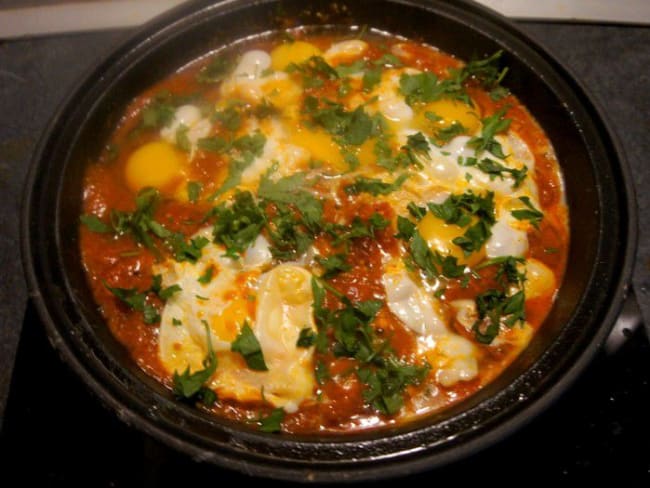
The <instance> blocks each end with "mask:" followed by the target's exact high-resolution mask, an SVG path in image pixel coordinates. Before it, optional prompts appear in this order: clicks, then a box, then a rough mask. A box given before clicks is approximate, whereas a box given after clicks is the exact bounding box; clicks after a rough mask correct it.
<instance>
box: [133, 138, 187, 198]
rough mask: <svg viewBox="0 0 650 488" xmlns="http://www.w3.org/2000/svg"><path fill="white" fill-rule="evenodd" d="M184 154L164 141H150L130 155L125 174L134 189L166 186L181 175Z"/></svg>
mask: <svg viewBox="0 0 650 488" xmlns="http://www.w3.org/2000/svg"><path fill="white" fill-rule="evenodd" d="M183 160H184V156H183V155H182V154H181V153H180V152H179V151H178V150H177V149H176V148H175V147H174V146H172V145H171V144H169V143H168V142H164V141H158V142H150V143H148V144H145V145H144V146H142V147H140V148H138V149H137V150H136V151H135V152H134V153H133V154H131V156H130V157H129V159H128V161H127V163H126V168H125V176H126V182H127V184H128V185H129V188H131V189H132V190H134V191H137V190H140V189H141V188H144V187H147V186H153V187H156V188H164V187H166V186H168V185H170V184H171V183H174V181H176V180H178V179H179V178H180V177H181V168H182V165H183Z"/></svg>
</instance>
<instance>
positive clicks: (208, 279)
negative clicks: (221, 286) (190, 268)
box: [197, 265, 214, 285]
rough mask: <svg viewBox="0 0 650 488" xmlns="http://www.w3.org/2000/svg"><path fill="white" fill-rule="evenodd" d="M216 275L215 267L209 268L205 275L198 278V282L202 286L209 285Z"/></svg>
mask: <svg viewBox="0 0 650 488" xmlns="http://www.w3.org/2000/svg"><path fill="white" fill-rule="evenodd" d="M213 274H214V266H212V265H211V266H208V267H207V268H206V269H205V271H204V272H203V274H202V275H201V276H199V277H198V279H197V281H198V282H199V283H201V284H202V285H207V284H208V283H210V282H211V281H212V275H213Z"/></svg>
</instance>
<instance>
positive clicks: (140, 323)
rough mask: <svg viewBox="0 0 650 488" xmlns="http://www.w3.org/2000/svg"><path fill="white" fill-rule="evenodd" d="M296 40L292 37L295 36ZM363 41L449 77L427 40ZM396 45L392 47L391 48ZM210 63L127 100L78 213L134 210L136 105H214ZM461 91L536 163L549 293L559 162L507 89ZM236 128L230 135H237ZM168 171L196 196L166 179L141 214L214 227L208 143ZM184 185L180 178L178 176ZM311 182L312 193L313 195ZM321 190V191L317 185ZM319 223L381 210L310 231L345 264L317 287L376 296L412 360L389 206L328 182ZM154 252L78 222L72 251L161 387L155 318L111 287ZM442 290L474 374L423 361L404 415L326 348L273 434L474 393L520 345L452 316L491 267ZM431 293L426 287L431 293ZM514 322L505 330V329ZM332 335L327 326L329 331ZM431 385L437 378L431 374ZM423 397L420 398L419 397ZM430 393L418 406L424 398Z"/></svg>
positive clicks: (217, 178)
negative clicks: (359, 230) (505, 126)
mask: <svg viewBox="0 0 650 488" xmlns="http://www.w3.org/2000/svg"><path fill="white" fill-rule="evenodd" d="M296 37H297V38H298V39H299V40H303V39H302V38H301V34H300V33H298V34H297V35H296ZM304 40H305V41H309V42H310V43H312V44H313V45H314V46H316V47H317V48H319V49H320V50H322V51H325V50H326V49H327V47H328V46H330V45H331V44H332V42H333V41H335V40H336V38H334V37H332V36H327V35H322V36H306V37H304ZM276 44H277V43H275V42H274V41H264V42H258V43H256V44H254V45H252V46H249V47H250V48H257V49H266V50H269V51H270V50H271V49H272V48H273V47H274V46H275V45H276ZM368 44H369V48H368V50H367V51H366V52H365V54H364V57H363V60H364V61H365V62H367V63H372V62H373V61H376V60H380V59H382V56H385V55H386V53H387V52H399V53H402V54H403V55H404V57H402V58H400V59H401V61H402V62H403V64H404V65H405V66H408V67H410V68H414V69H417V70H421V71H430V72H432V73H434V74H436V75H437V76H439V77H442V78H445V77H447V76H449V70H450V69H459V68H460V67H462V66H463V63H462V62H461V61H460V60H458V59H456V58H454V57H453V56H450V55H447V54H445V53H442V52H440V51H437V50H435V49H433V48H431V47H430V46H426V45H422V44H417V43H412V42H405V41H402V40H398V39H392V38H385V39H381V40H375V41H372V40H369V41H368ZM398 44H399V46H400V47H399V49H393V50H392V51H391V48H393V47H394V46H396V45H398ZM208 62H209V60H202V61H198V62H196V63H193V64H191V65H190V66H188V67H186V68H184V69H183V70H180V71H179V72H177V73H175V74H173V75H171V76H170V77H169V78H167V79H165V80H162V81H161V82H160V83H158V84H156V85H155V86H152V87H151V88H150V89H148V90H147V91H146V92H144V93H142V94H141V95H140V96H138V97H137V98H136V99H134V100H133V101H132V102H131V103H130V104H129V105H128V106H127V107H126V108H125V109H124V114H123V117H122V118H121V120H120V123H119V125H118V126H117V127H116V128H115V131H114V133H113V134H112V136H111V138H110V140H109V141H108V144H107V146H106V151H105V152H104V153H103V154H102V156H101V157H100V158H99V160H98V161H96V162H93V163H92V164H90V165H89V166H88V169H87V172H86V176H85V182H84V193H83V213H84V214H86V215H94V216H96V217H97V218H99V219H100V220H101V221H103V222H105V223H107V222H109V221H110V220H111V218H112V217H111V215H112V213H114V212H115V211H120V212H127V213H133V212H134V211H136V203H135V202H136V200H135V198H136V191H135V190H134V189H133V188H131V187H129V185H128V184H127V182H126V181H125V176H124V174H125V168H126V166H127V164H128V163H129V158H130V157H131V155H132V154H133V152H134V151H135V150H136V149H137V148H139V147H142V146H143V145H145V144H147V143H148V142H151V141H154V140H157V139H159V135H158V133H157V131H152V130H149V129H146V128H144V129H143V126H142V113H143V110H144V109H146V108H147V107H148V106H150V105H151V104H152V103H153V101H154V100H156V99H157V98H164V97H166V96H169V94H171V95H172V96H177V97H187V98H188V99H192V97H194V99H197V97H198V99H200V100H201V103H202V104H206V105H214V104H215V103H217V102H219V101H220V97H221V95H220V91H219V86H220V85H219V84H216V85H215V84H210V85H206V84H203V83H199V82H198V81H197V74H198V73H199V72H200V71H201V70H202V69H204V68H205V66H207V64H208ZM315 85H317V86H311V87H307V88H305V89H304V92H303V95H302V100H304V99H305V97H307V96H313V97H316V98H318V99H319V100H322V99H329V100H338V99H340V97H339V87H340V83H339V80H337V79H324V80H323V82H322V83H320V84H315ZM467 93H468V95H469V96H470V97H471V100H472V101H473V103H474V104H475V105H476V106H477V107H478V109H479V110H480V113H481V114H482V117H487V116H489V115H491V114H494V113H496V112H498V111H499V110H501V109H502V108H506V112H505V115H504V117H506V118H508V119H510V120H511V124H510V130H512V131H515V132H516V134H517V135H518V136H519V137H520V138H521V139H522V140H523V141H524V142H525V143H526V145H527V146H528V148H529V149H530V151H531V153H532V155H533V156H534V160H535V170H534V173H533V174H530V175H529V177H531V178H533V179H534V182H535V184H536V186H537V189H538V193H539V205H540V208H539V210H540V211H542V212H543V214H544V218H543V219H542V220H541V221H540V222H539V226H538V227H537V228H535V227H529V229H528V231H527V238H528V252H527V255H526V257H527V258H534V259H535V260H538V261H540V262H541V263H543V264H544V265H545V266H547V267H548V269H550V270H551V272H552V273H553V275H554V277H555V282H556V289H557V287H559V283H561V280H562V276H563V273H564V269H565V266H566V260H567V250H568V245H569V235H568V213H567V209H566V206H565V202H564V199H563V194H562V183H561V176H560V173H559V166H558V162H557V161H556V160H555V156H554V154H553V151H552V147H551V145H550V142H549V141H548V138H547V137H546V135H545V134H544V131H543V129H542V128H541V127H540V126H539V125H538V124H537V122H536V121H535V119H534V118H533V117H532V115H531V114H530V113H529V112H528V111H527V109H526V108H525V107H524V106H523V105H522V104H521V103H520V102H519V101H518V100H517V98H516V97H515V96H513V95H508V96H506V97H505V98H502V99H500V100H498V101H495V100H493V99H492V98H491V97H490V96H489V94H488V91H486V90H485V89H483V88H481V87H480V86H478V84H476V83H473V82H471V81H470V82H469V84H468V86H467ZM228 134H229V132H228V130H227V129H226V128H225V126H224V124H223V123H220V122H218V121H216V120H214V122H213V124H212V126H211V128H210V131H209V134H208V136H207V137H214V136H221V137H227V136H228ZM238 135H240V133H238ZM184 171H185V172H184V173H183V174H182V175H181V176H179V177H182V178H183V179H184V180H187V181H192V182H196V183H198V184H200V185H201V195H202V198H201V199H199V200H198V201H197V202H188V201H187V198H177V197H176V196H175V195H177V193H178V192H177V191H176V190H174V188H175V187H177V186H178V181H176V180H172V181H170V182H169V183H168V184H167V185H166V186H162V187H161V188H159V190H160V193H161V195H162V198H161V199H160V202H159V204H158V205H157V206H156V208H155V210H154V212H153V214H152V216H151V217H152V218H153V219H154V220H155V221H156V222H158V223H160V224H162V225H163V226H164V227H165V229H167V231H169V232H170V233H179V234H182V235H183V236H185V237H186V238H188V237H190V236H193V235H194V234H195V233H196V232H197V231H199V230H200V229H201V228H203V227H205V226H206V225H210V224H212V223H214V219H212V220H211V218H210V217H209V215H210V214H209V212H210V210H211V209H212V208H213V207H214V206H215V205H216V203H215V202H212V201H210V200H209V199H206V198H205V196H206V195H211V194H213V193H214V192H215V191H217V190H219V188H220V187H221V185H222V184H223V182H224V181H225V179H226V178H227V175H228V171H229V160H228V158H227V157H226V156H224V154H218V153H215V152H211V151H207V150H200V149H199V150H196V153H195V154H193V156H192V158H191V160H190V161H189V162H188V164H187V166H186V167H185V169H184ZM184 180H183V181H184ZM320 185H321V183H320V182H317V183H315V186H314V188H316V189H317V190H318V191H319V192H321V189H320ZM322 191H323V192H325V193H326V192H327V186H326V185H325V186H323V189H322ZM322 205H323V214H322V215H323V220H324V221H325V222H328V223H332V224H333V223H336V224H338V225H350V223H351V222H353V221H354V220H355V219H360V220H361V221H363V222H365V221H368V220H369V219H371V218H372V217H373V216H374V215H379V216H381V218H382V219H384V220H385V221H386V222H388V223H389V225H388V226H387V227H384V228H378V229H376V230H375V231H374V233H373V235H372V236H370V237H361V238H357V239H353V240H351V241H349V242H346V243H344V244H335V243H334V242H333V239H332V237H331V236H330V235H328V234H327V233H321V234H320V235H318V236H316V237H315V238H314V242H313V247H314V249H316V250H317V252H318V253H320V254H321V255H323V256H327V255H332V254H337V253H345V255H346V263H347V264H348V269H346V270H344V271H342V272H340V273H338V274H336V275H335V276H334V277H332V278H331V279H330V280H329V281H328V282H329V285H330V286H331V287H332V288H334V289H335V290H338V291H339V292H340V293H342V295H343V296H344V297H345V298H346V299H347V300H349V301H351V302H352V303H357V302H363V301H371V300H379V301H382V306H381V308H380V309H379V311H378V312H377V314H376V316H375V317H374V320H373V322H372V328H373V330H374V333H375V335H376V338H377V339H378V340H382V341H386V344H387V347H389V348H390V350H391V351H392V353H393V354H394V357H395V358H398V359H399V360H403V361H410V362H411V363H413V364H415V365H422V364H423V359H422V357H421V356H422V355H421V352H420V351H419V349H418V348H419V347H421V346H420V345H419V344H420V343H419V342H418V341H419V340H418V338H417V337H416V336H415V334H414V333H413V332H412V331H411V330H410V329H409V328H408V327H407V326H405V324H404V323H403V322H402V320H400V318H399V317H398V316H397V315H396V314H395V313H393V312H392V311H391V309H390V307H389V306H388V304H387V303H386V300H387V294H386V290H385V288H384V285H383V283H382V275H383V272H384V271H383V269H384V268H383V267H384V263H385V261H386V259H387V256H396V255H399V254H400V253H404V252H405V249H406V247H405V244H404V243H403V242H402V241H401V240H400V239H399V238H397V237H396V228H395V221H396V218H397V215H396V211H395V209H394V208H393V207H392V206H391V205H390V204H388V203H387V202H386V201H379V200H378V201H372V199H369V198H366V196H365V195H364V196H363V197H359V196H356V195H348V194H347V193H346V192H345V191H343V190H342V187H339V188H338V192H337V198H334V199H333V198H330V199H324V200H323V202H322ZM276 215H277V208H275V207H274V206H273V205H271V206H269V208H268V218H269V219H272V218H274V216H276ZM153 242H154V243H155V246H154V247H153V248H150V247H147V246H146V245H143V244H142V243H139V242H137V241H136V240H134V238H133V235H131V234H128V233H126V234H123V235H115V234H114V233H110V232H109V233H102V232H93V231H91V230H90V229H89V228H87V227H86V226H84V225H81V227H80V246H81V251H82V260H83V264H84V267H85V270H86V273H87V276H88V282H89V284H90V287H91V289H92V292H93V295H94V297H95V300H96V302H97V304H98V306H99V308H100V309H101V311H102V313H103V315H104V317H105V318H106V321H107V325H108V327H109V328H110V330H111V332H112V333H113V334H114V335H115V337H116V338H117V339H118V340H119V342H120V343H122V344H123V345H124V346H125V347H126V348H127V349H128V351H129V352H130V354H131V356H132V357H133V360H134V361H135V362H136V363H137V364H138V365H139V366H140V367H141V368H142V369H143V370H144V371H146V372H147V373H148V374H150V375H152V376H153V377H155V378H156V379H158V380H159V381H161V382H162V383H163V384H165V385H166V386H167V387H169V388H172V386H173V383H174V379H173V375H172V374H171V373H170V371H169V370H168V369H167V368H166V367H165V366H164V364H162V362H161V359H160V356H159V324H157V323H150V324H148V323H145V321H144V320H143V314H142V313H141V312H140V311H137V310H133V309H132V308H130V307H129V306H128V305H127V304H125V303H124V302H123V301H121V300H120V299H119V298H118V297H116V295H115V293H114V292H113V291H111V289H112V288H113V289H115V288H120V289H125V290H137V291H141V292H145V291H146V290H150V289H152V288H151V287H152V279H153V278H152V275H153V273H152V269H153V267H154V265H155V264H156V263H160V262H162V261H164V260H165V259H171V258H172V257H173V251H172V249H171V248H170V247H169V246H166V245H164V243H163V239H161V238H159V237H156V236H154V237H153ZM443 282H444V283H443V284H444V290H441V291H444V293H443V294H439V295H438V298H439V299H440V302H441V303H442V305H441V306H442V312H441V314H442V315H443V317H444V318H446V319H447V320H449V327H450V329H451V330H452V331H453V332H454V333H455V334H457V335H459V336H461V337H464V338H465V339H467V340H468V341H473V342H474V344H475V347H476V349H477V351H478V353H477V354H478V368H479V374H478V375H477V376H476V377H474V378H472V379H469V380H467V381H458V382H456V383H455V384H454V385H452V386H444V385H442V384H437V385H435V386H434V383H435V382H434V381H433V378H434V377H435V374H436V366H435V365H432V369H431V371H430V372H429V373H428V376H427V377H426V378H427V379H424V380H423V381H422V383H421V384H422V385H424V386H417V385H415V384H411V385H408V386H407V387H406V389H405V392H406V393H405V407H404V408H405V411H407V412H408V415H403V416H402V417H400V416H399V415H392V414H386V413H385V412H378V411H377V410H376V409H373V407H372V405H370V404H369V403H368V401H367V399H366V395H367V386H366V385H365V384H364V382H363V381H362V380H361V379H360V376H359V375H358V374H357V373H356V372H355V371H356V369H355V368H357V367H358V366H359V363H358V361H357V360H356V359H354V358H350V357H338V356H336V355H335V354H333V353H332V352H331V351H327V352H318V351H317V352H315V353H314V357H313V363H314V365H315V368H318V365H322V366H323V370H324V371H327V375H326V379H323V380H319V381H318V382H317V385H316V391H315V396H314V397H313V398H312V399H309V400H306V401H305V402H304V403H303V404H302V405H301V406H300V408H299V409H298V410H297V411H295V412H290V413H287V414H286V415H285V417H284V420H283V422H282V430H283V431H285V432H295V433H314V432H320V433H328V432H329V433H335V432H348V431H353V430H358V429H366V428H376V427H381V426H385V425H392V424H394V423H396V422H402V421H406V420H408V419H409V418H412V417H413V416H415V415H417V414H419V413H420V412H425V413H427V412H432V411H438V410H440V409H442V408H444V407H446V406H448V405H450V404H452V403H456V402H458V401H461V400H462V399H464V398H466V397H467V396H469V395H471V394H473V393H474V392H476V391H477V390H478V389H479V388H481V387H482V386H484V385H485V384H487V383H488V382H489V381H491V380H492V379H493V378H494V377H495V376H497V375H498V374H499V373H500V372H502V371H503V369H504V368H505V367H506V366H507V365H508V364H509V362H510V361H512V360H513V359H514V357H515V356H516V354H518V353H519V351H520V348H518V347H516V346H515V345H513V344H510V343H509V342H507V341H506V342H504V343H502V344H498V345H496V346H491V347H488V346H485V345H481V344H479V343H476V341H475V335H474V331H473V330H472V329H471V328H468V327H466V326H463V325H461V324H460V322H459V320H454V316H455V312H454V309H453V307H452V305H451V304H452V302H455V301H458V300H474V299H475V297H476V296H477V295H479V294H481V293H485V292H486V291H488V290H490V289H494V288H498V287H499V286H500V282H499V279H498V277H497V271H496V269H495V267H494V266H488V267H485V268H483V269H478V270H476V271H474V272H473V273H472V275H471V276H469V279H466V280H461V279H444V280H443ZM431 293H433V291H432V292H431ZM554 295H555V293H548V294H546V295H543V296H540V297H535V298H530V299H527V300H526V303H525V319H526V323H527V324H529V326H530V327H531V328H532V329H533V330H536V329H537V328H539V327H540V326H542V324H543V321H544V318H545V317H546V315H547V314H548V311H549V309H550V307H552V303H553V299H554ZM145 303H146V304H147V305H148V306H150V307H153V308H154V309H156V310H161V309H162V308H163V307H164V300H162V299H161V298H159V297H158V296H157V295H156V294H155V293H153V292H149V293H147V295H146V298H145ZM324 305H325V307H326V308H327V309H331V310H339V309H341V308H342V307H344V306H345V305H344V301H343V299H342V298H341V297H339V296H335V295H334V294H333V293H332V292H331V291H328V292H327V293H326V299H325V303H324ZM249 309H250V314H251V315H254V313H255V301H254V300H252V301H251V303H250V304H249ZM516 327H518V326H515V328H516ZM329 334H330V335H329V337H330V339H331V338H332V333H331V331H330V332H329ZM436 381H437V380H436ZM427 392H428V393H427ZM429 396H430V397H431V398H429V400H426V402H428V403H427V404H426V405H425V406H424V407H423V406H422V402H423V398H428V397H429ZM210 409H211V411H213V412H214V413H215V414H218V415H221V416H224V417H227V418H231V419H234V420H239V421H246V422H249V423H250V422H253V423H254V422H255V421H257V419H259V418H260V416H261V415H266V414H269V413H270V412H272V410H273V409H272V408H271V406H269V405H268V404H267V403H264V402H262V403H260V402H237V401H235V400H232V399H228V398H225V399H219V400H218V401H217V402H216V403H215V404H214V405H212V406H211V407H210Z"/></svg>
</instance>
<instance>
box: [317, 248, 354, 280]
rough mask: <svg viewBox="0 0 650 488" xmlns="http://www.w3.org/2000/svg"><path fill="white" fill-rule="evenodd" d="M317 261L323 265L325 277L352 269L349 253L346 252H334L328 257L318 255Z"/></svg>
mask: <svg viewBox="0 0 650 488" xmlns="http://www.w3.org/2000/svg"><path fill="white" fill-rule="evenodd" d="M316 262H317V263H318V264H320V265H321V266H322V267H323V274H322V275H321V278H323V279H329V278H332V277H333V276H336V275H337V274H339V273H342V272H345V271H349V270H350V269H352V266H351V265H350V264H348V262H347V255H345V254H333V255H331V256H327V257H326V258H323V257H321V256H316Z"/></svg>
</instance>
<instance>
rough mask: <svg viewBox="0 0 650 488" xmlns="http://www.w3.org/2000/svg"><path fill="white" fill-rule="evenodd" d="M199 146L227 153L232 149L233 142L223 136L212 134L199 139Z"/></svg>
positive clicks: (206, 149) (211, 150) (202, 148)
mask: <svg viewBox="0 0 650 488" xmlns="http://www.w3.org/2000/svg"><path fill="white" fill-rule="evenodd" d="M197 146H198V148H199V149H201V150H203V151H208V152H214V153H225V152H227V151H229V150H230V148H231V147H232V144H231V143H230V142H229V141H228V140H227V139H225V138H223V137H219V136H212V137H203V138H201V139H199V140H198V142H197Z"/></svg>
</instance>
